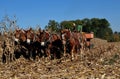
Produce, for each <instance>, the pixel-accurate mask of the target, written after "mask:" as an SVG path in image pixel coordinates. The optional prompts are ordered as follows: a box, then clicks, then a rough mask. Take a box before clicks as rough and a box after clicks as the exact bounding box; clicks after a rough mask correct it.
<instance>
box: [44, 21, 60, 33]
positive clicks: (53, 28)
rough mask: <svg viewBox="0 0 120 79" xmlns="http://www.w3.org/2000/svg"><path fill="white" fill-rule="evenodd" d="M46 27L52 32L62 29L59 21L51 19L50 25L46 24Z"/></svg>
mask: <svg viewBox="0 0 120 79" xmlns="http://www.w3.org/2000/svg"><path fill="white" fill-rule="evenodd" d="M45 29H47V30H50V31H51V32H58V31H59V29H60V26H59V23H58V22H56V21H55V20H49V23H48V25H46V26H45Z"/></svg>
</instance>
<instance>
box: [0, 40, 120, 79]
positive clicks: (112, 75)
mask: <svg viewBox="0 0 120 79" xmlns="http://www.w3.org/2000/svg"><path fill="white" fill-rule="evenodd" d="M91 41H92V43H93V44H94V47H93V48H92V49H90V50H86V51H84V54H83V55H82V58H80V57H81V56H80V55H79V57H78V58H79V59H78V60H74V61H70V59H69V58H65V57H63V58H61V59H55V60H46V59H44V58H43V59H42V58H41V59H39V60H36V61H28V60H25V59H24V58H22V57H21V58H19V59H18V60H16V61H13V62H11V63H7V64H3V63H2V62H1V60H0V79H120V42H112V43H108V42H107V41H106V40H101V39H98V38H95V39H93V40H91ZM0 57H1V53H0Z"/></svg>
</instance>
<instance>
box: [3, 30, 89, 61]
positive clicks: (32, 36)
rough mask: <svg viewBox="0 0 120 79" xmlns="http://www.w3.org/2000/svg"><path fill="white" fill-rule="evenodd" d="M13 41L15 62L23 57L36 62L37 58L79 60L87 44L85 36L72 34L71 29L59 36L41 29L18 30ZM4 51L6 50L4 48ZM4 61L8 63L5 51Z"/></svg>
mask: <svg viewBox="0 0 120 79" xmlns="http://www.w3.org/2000/svg"><path fill="white" fill-rule="evenodd" d="M13 41H14V45H13V46H14V51H12V54H13V55H12V57H13V58H12V59H13V60H15V59H18V58H20V57H21V56H23V57H24V58H26V59H28V60H31V59H32V60H35V59H36V57H39V58H41V57H46V58H49V59H55V58H58V59H59V58H61V57H62V56H63V57H64V56H69V57H70V59H71V60H74V59H77V56H78V54H82V53H83V50H85V48H86V43H87V42H86V37H85V35H84V34H82V33H80V32H71V31H70V30H69V29H63V30H61V31H60V33H59V34H57V33H50V32H48V31H45V30H41V29H38V30H37V31H34V30H33V29H32V28H30V29H28V30H24V29H16V30H15V32H14V40H13ZM4 45H5V44H4ZM3 49H6V48H5V47H4V46H3ZM9 52H11V51H9ZM10 58H11V57H10ZM2 59H3V62H6V53H5V51H4V50H3V57H2Z"/></svg>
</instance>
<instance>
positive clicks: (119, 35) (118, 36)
mask: <svg viewBox="0 0 120 79" xmlns="http://www.w3.org/2000/svg"><path fill="white" fill-rule="evenodd" d="M74 24H75V25H76V26H78V25H82V31H83V32H87V33H90V32H93V33H94V36H95V37H96V38H101V39H105V40H107V41H108V42H116V41H120V32H117V31H116V32H113V30H112V28H111V27H110V23H109V22H108V20H107V19H105V18H102V19H100V18H92V19H88V18H85V19H82V20H80V19H77V20H69V21H62V22H60V23H58V22H57V21H55V20H49V23H48V25H46V26H45V29H49V30H50V31H52V32H59V31H60V30H61V29H66V28H67V29H70V30H71V31H73V26H74Z"/></svg>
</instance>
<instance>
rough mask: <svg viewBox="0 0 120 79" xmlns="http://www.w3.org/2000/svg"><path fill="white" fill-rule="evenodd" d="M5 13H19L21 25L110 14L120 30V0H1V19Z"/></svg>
mask: <svg viewBox="0 0 120 79" xmlns="http://www.w3.org/2000/svg"><path fill="white" fill-rule="evenodd" d="M5 15H8V16H10V17H12V16H14V15H15V16H16V17H17V20H18V22H17V24H18V25H19V26H20V27H21V28H26V27H29V26H32V27H35V26H36V25H40V26H41V28H44V27H45V25H47V24H48V22H49V20H55V21H57V22H61V21H64V20H76V19H84V18H89V19H91V18H106V19H107V20H108V21H109V23H110V24H111V26H110V27H111V28H112V29H113V31H119V32H120V0H0V20H2V19H3V17H4V16H5Z"/></svg>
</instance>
